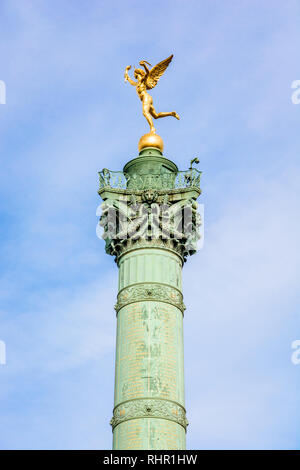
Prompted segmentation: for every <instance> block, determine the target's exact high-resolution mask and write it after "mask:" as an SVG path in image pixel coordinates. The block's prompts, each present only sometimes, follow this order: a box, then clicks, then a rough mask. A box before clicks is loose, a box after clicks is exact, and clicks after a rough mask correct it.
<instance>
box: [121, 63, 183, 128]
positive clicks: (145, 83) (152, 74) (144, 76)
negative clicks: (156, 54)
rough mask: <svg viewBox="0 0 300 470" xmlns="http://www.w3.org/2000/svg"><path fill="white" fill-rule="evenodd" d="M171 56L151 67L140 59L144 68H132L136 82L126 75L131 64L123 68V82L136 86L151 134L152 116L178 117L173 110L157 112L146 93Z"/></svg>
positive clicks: (157, 117) (162, 72) (160, 74)
mask: <svg viewBox="0 0 300 470" xmlns="http://www.w3.org/2000/svg"><path fill="white" fill-rule="evenodd" d="M172 58H173V54H172V55H170V57H168V58H167V59H165V60H162V61H161V62H159V63H158V64H157V65H155V66H154V67H152V66H151V64H149V62H147V61H146V60H141V61H140V65H141V66H142V67H144V69H145V70H143V69H136V68H135V69H134V78H135V79H136V80H137V81H136V82H135V81H133V80H132V79H131V78H130V77H129V75H128V70H130V69H131V65H128V66H127V67H126V69H125V74H124V78H125V82H129V83H130V85H132V86H135V87H136V92H137V94H138V97H139V98H140V100H141V102H142V103H143V115H144V116H145V118H146V119H147V121H148V124H149V126H150V133H151V134H155V133H156V131H155V127H154V125H153V119H152V118H154V119H159V118H162V117H166V116H173V117H175V118H176V119H179V116H178V114H177V113H176V112H175V111H171V112H169V113H157V112H156V111H155V109H154V106H153V100H152V96H150V95H149V93H147V90H151V89H152V88H154V87H155V86H156V84H157V82H158V80H159V79H160V77H161V76H162V75H163V74H164V72H165V70H166V69H167V67H168V65H169V64H170V62H171V60H172ZM146 64H148V65H149V66H150V67H152V69H151V70H149V69H148V67H147V65H146Z"/></svg>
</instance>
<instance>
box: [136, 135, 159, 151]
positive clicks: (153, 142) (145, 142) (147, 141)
mask: <svg viewBox="0 0 300 470" xmlns="http://www.w3.org/2000/svg"><path fill="white" fill-rule="evenodd" d="M145 147H156V148H158V149H159V150H160V151H161V152H162V151H163V149H164V142H163V140H162V138H161V137H160V136H159V135H157V134H151V133H150V132H149V134H145V135H143V136H142V137H141V138H140V141H139V152H140V151H141V150H142V149H144V148H145Z"/></svg>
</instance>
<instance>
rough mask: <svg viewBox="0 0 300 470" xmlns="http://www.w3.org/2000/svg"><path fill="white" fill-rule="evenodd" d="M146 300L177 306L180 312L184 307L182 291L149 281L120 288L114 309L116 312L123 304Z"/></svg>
mask: <svg viewBox="0 0 300 470" xmlns="http://www.w3.org/2000/svg"><path fill="white" fill-rule="evenodd" d="M147 300H154V301H159V302H166V303H168V304H171V305H174V306H175V307H177V308H179V309H180V310H181V311H182V313H183V312H184V310H185V308H186V307H185V305H184V303H183V296H182V293H181V292H180V291H179V290H178V289H175V288H174V287H170V286H168V285H165V284H161V283H155V282H152V283H150V282H149V283H143V284H135V285H131V286H130V287H125V288H124V289H122V290H121V291H120V292H119V294H118V299H117V303H116V305H115V309H116V311H117V312H118V311H119V310H120V309H121V308H122V307H125V305H128V304H131V303H134V302H142V301H147Z"/></svg>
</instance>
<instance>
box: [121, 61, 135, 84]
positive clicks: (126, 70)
mask: <svg viewBox="0 0 300 470" xmlns="http://www.w3.org/2000/svg"><path fill="white" fill-rule="evenodd" d="M130 69H131V65H127V67H126V69H125V73H124V79H125V82H129V83H130V85H132V86H136V85H137V82H134V81H133V80H132V79H131V78H130V77H129V75H128V70H130Z"/></svg>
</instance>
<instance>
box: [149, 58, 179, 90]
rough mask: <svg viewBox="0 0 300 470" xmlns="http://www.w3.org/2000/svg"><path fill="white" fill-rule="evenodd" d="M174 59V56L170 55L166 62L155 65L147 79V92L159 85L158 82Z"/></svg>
mask: <svg viewBox="0 0 300 470" xmlns="http://www.w3.org/2000/svg"><path fill="white" fill-rule="evenodd" d="M172 59H173V54H172V55H170V57H168V58H167V59H165V60H162V61H161V62H159V63H158V64H157V65H155V66H154V67H153V68H152V69H151V70H150V72H149V74H148V76H147V79H146V88H147V90H151V88H154V87H155V85H156V84H157V82H158V80H159V79H160V77H161V76H162V75H163V73H164V72H165V70H166V69H167V67H168V65H169V63H170V62H171V60H172Z"/></svg>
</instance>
